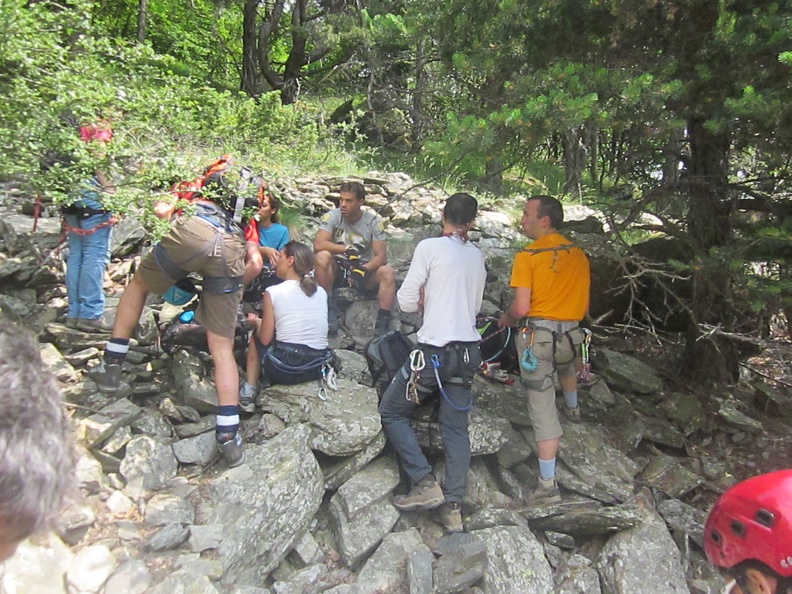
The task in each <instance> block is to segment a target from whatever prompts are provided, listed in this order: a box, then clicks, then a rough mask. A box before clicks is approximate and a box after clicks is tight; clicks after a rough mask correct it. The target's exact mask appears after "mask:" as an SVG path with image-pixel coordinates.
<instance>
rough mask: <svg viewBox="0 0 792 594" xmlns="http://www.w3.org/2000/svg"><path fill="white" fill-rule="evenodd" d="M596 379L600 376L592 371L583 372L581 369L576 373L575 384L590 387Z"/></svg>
mask: <svg viewBox="0 0 792 594" xmlns="http://www.w3.org/2000/svg"><path fill="white" fill-rule="evenodd" d="M598 381H600V376H598V375H596V374H594V373H591V372H589V373H583V372H582V371H581V372H578V374H577V385H578V387H579V388H590V387H591V386H593V385H594V384H596V383H597V382H598Z"/></svg>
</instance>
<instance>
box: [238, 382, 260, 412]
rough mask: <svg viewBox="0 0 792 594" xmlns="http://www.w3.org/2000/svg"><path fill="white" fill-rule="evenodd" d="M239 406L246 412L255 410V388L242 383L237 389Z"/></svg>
mask: <svg viewBox="0 0 792 594" xmlns="http://www.w3.org/2000/svg"><path fill="white" fill-rule="evenodd" d="M239 408H241V409H242V410H244V411H245V412H246V413H253V412H256V388H254V387H253V386H249V385H247V384H243V385H242V387H241V388H240V389H239Z"/></svg>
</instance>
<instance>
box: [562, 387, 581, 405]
mask: <svg viewBox="0 0 792 594" xmlns="http://www.w3.org/2000/svg"><path fill="white" fill-rule="evenodd" d="M564 402H566V406H567V408H577V407H578V399H577V390H575V391H574V392H564Z"/></svg>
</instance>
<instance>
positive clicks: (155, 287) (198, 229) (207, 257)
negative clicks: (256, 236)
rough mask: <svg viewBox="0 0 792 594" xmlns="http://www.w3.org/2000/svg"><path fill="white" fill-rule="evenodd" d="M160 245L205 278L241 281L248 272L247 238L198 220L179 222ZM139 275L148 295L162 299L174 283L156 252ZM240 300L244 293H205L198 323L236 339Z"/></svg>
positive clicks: (187, 217)
mask: <svg viewBox="0 0 792 594" xmlns="http://www.w3.org/2000/svg"><path fill="white" fill-rule="evenodd" d="M216 240H217V243H216V247H215V248H213V246H215V241H216ZM161 243H162V247H164V248H165V251H166V252H167V253H168V257H169V258H170V259H171V260H172V261H173V262H174V263H176V264H178V265H179V267H180V268H182V269H183V270H186V271H187V272H195V273H197V274H200V275H201V276H202V277H207V276H210V277H239V276H242V275H243V274H244V272H245V238H244V236H243V235H242V234H241V233H230V232H227V231H224V230H222V229H220V228H219V227H216V226H215V225H213V224H212V223H210V222H209V221H207V220H205V219H202V218H200V217H198V216H195V215H193V216H190V215H184V216H181V217H179V218H178V219H176V220H175V221H174V222H173V224H172V226H171V230H170V231H169V232H168V234H167V235H165V237H163V238H162V241H161ZM138 274H139V275H140V278H141V279H142V280H143V283H144V284H145V285H146V288H148V289H149V291H151V292H152V293H158V294H160V295H161V294H163V293H164V292H165V291H167V290H168V289H169V288H170V287H171V285H173V284H174V282H175V280H174V279H173V278H172V277H171V276H170V275H168V274H167V273H166V272H164V271H163V270H162V269H161V268H160V266H159V264H157V261H156V259H155V258H154V253H153V252H149V253H148V254H146V256H145V257H144V258H143V261H142V262H141V263H140V268H139V269H138ZM241 300H242V291H241V290H238V291H234V292H233V293H219V294H216V293H209V292H208V291H204V292H203V293H202V294H201V299H200V301H199V303H198V310H197V311H196V319H197V320H198V321H199V322H200V323H201V324H203V325H204V326H206V329H207V330H208V331H209V332H212V333H213V334H216V335H218V336H224V337H226V338H233V337H234V332H235V330H236V320H237V309H238V307H239V303H240V301H241Z"/></svg>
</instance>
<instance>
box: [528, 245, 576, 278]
mask: <svg viewBox="0 0 792 594" xmlns="http://www.w3.org/2000/svg"><path fill="white" fill-rule="evenodd" d="M574 248H578V249H579V250H580V251H581V252H583V253H584V254H585V253H586V252H585V251H583V248H581V247H580V246H579V245H578V244H576V243H565V244H564V245H556V246H553V247H546V248H523V249H522V250H521V252H522V253H527V254H531V255H533V254H541V253H543V252H552V253H553V262H552V264H550V269H551V270H553V271H555V272H558V269H557V268H556V263H557V262H558V252H567V253H569V252H571V251H572V250H573V249H574Z"/></svg>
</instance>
